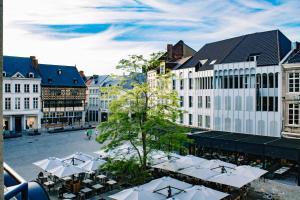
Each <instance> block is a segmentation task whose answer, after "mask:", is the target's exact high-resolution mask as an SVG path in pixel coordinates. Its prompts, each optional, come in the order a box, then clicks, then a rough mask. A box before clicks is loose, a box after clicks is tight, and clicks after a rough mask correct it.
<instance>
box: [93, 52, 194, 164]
mask: <svg viewBox="0 0 300 200" xmlns="http://www.w3.org/2000/svg"><path fill="white" fill-rule="evenodd" d="M159 57H160V53H158V54H152V55H151V56H150V58H149V59H146V58H144V57H143V56H141V55H133V56H129V58H128V59H123V60H121V61H120V62H119V65H118V69H121V70H124V71H125V72H127V73H128V75H127V76H125V77H123V78H124V80H123V81H122V84H118V85H116V86H112V87H109V88H101V89H100V90H101V92H102V93H104V94H105V95H107V98H108V99H111V102H110V103H109V117H108V120H107V121H105V122H101V123H100V125H99V126H98V129H99V130H100V135H99V136H98V138H97V140H98V142H100V143H103V142H106V144H107V147H108V148H114V147H116V146H119V145H120V144H122V143H124V142H130V144H131V145H132V146H133V148H134V149H135V150H136V152H137V157H138V161H139V163H140V166H141V167H142V168H143V169H145V168H147V165H148V162H147V160H148V159H147V157H148V154H149V153H150V152H151V151H152V150H154V149H161V150H165V151H174V150H176V151H179V150H180V149H182V148H184V143H186V142H189V140H188V139H187V135H186V133H187V132H189V129H187V128H185V127H182V126H181V125H178V124H177V123H176V120H177V119H178V117H179V115H180V114H181V113H182V112H183V111H181V110H180V108H179V99H178V96H177V93H176V92H175V91H173V90H172V89H171V87H170V81H171V79H170V75H169V74H167V75H164V76H158V77H157V83H158V84H157V87H150V86H149V83H148V82H147V78H146V77H147V71H148V69H153V68H154V67H155V66H159V64H160V61H158V58H159ZM141 77H144V79H143V80H144V81H143V82H142V81H141ZM129 82H130V86H131V87H128V83H129Z"/></svg>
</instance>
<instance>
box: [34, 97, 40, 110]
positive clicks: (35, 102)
mask: <svg viewBox="0 0 300 200" xmlns="http://www.w3.org/2000/svg"><path fill="white" fill-rule="evenodd" d="M38 105H39V102H38V98H37V97H34V98H33V109H38Z"/></svg>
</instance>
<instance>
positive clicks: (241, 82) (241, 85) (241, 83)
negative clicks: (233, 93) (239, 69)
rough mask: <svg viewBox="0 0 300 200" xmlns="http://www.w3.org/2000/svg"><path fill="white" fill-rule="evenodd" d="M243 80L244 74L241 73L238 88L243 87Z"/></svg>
mask: <svg viewBox="0 0 300 200" xmlns="http://www.w3.org/2000/svg"><path fill="white" fill-rule="evenodd" d="M243 81H244V76H243V75H240V85H239V86H240V88H243V87H244V83H243Z"/></svg>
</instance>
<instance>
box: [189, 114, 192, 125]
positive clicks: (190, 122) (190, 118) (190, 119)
mask: <svg viewBox="0 0 300 200" xmlns="http://www.w3.org/2000/svg"><path fill="white" fill-rule="evenodd" d="M189 125H193V115H192V114H189Z"/></svg>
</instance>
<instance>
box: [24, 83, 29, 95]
mask: <svg viewBox="0 0 300 200" xmlns="http://www.w3.org/2000/svg"><path fill="white" fill-rule="evenodd" d="M24 92H25V93H29V84H24Z"/></svg>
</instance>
